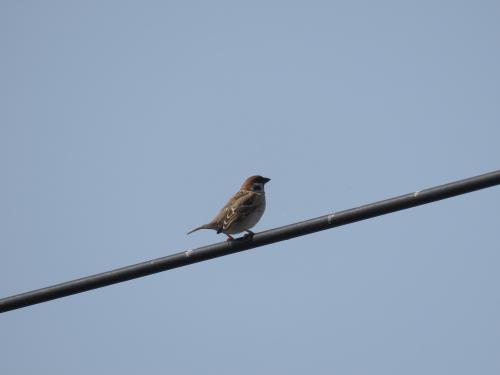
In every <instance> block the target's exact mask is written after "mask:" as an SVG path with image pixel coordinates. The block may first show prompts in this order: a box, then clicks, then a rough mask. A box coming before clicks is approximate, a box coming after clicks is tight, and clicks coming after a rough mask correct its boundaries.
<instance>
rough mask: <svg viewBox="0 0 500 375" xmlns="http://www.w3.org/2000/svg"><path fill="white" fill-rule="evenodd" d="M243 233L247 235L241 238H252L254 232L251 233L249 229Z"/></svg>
mask: <svg viewBox="0 0 500 375" xmlns="http://www.w3.org/2000/svg"><path fill="white" fill-rule="evenodd" d="M245 232H247V234H245V235H244V236H243V238H252V237H253V235H254V234H255V233H254V232H252V231H251V230H249V229H245Z"/></svg>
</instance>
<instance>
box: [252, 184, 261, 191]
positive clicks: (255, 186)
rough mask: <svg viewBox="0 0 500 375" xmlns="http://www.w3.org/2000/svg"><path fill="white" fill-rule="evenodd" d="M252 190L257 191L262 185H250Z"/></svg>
mask: <svg viewBox="0 0 500 375" xmlns="http://www.w3.org/2000/svg"><path fill="white" fill-rule="evenodd" d="M252 190H257V191H259V190H262V187H261V186H260V184H254V185H253V186H252Z"/></svg>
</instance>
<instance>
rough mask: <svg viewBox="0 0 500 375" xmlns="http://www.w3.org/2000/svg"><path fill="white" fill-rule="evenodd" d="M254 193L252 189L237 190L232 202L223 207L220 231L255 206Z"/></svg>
mask: <svg viewBox="0 0 500 375" xmlns="http://www.w3.org/2000/svg"><path fill="white" fill-rule="evenodd" d="M238 195H239V196H238ZM255 196H256V194H255V193H254V192H252V191H239V192H238V193H236V194H235V196H234V197H233V198H235V200H233V199H232V200H231V201H232V204H228V205H227V207H226V208H225V209H226V211H225V215H224V219H223V220H222V227H221V229H220V230H221V231H224V230H227V229H228V228H229V227H230V226H231V225H232V224H233V223H234V222H236V221H238V220H239V219H241V218H242V217H243V216H245V214H246V213H250V212H251V211H252V210H253V209H254V207H255Z"/></svg>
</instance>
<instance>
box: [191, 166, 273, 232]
mask: <svg viewBox="0 0 500 375" xmlns="http://www.w3.org/2000/svg"><path fill="white" fill-rule="evenodd" d="M269 181H271V179H270V178H267V177H262V176H250V177H248V178H247V179H246V180H245V181H244V182H243V184H242V185H241V187H240V190H239V191H238V192H236V193H235V194H234V195H233V196H232V197H231V198H230V199H229V201H228V202H227V203H226V205H225V206H224V207H222V209H221V210H220V211H219V213H218V214H217V216H215V217H214V218H213V220H212V221H211V222H210V223H208V224H204V225H202V226H200V227H198V228H195V229H193V230H191V231H190V232H188V234H191V233H193V232H195V231H197V230H200V229H213V230H215V231H217V234H219V233H224V234H225V235H226V236H227V237H228V238H227V240H228V241H231V240H234V238H233V237H232V236H231V234H236V233H241V232H247V234H246V235H245V236H244V238H251V237H252V236H253V235H254V233H253V232H252V231H251V230H250V228H252V227H253V226H255V224H257V223H258V221H259V220H260V218H261V217H262V215H263V214H264V210H265V209H266V194H265V192H264V185H265V184H266V183H268V182H269Z"/></svg>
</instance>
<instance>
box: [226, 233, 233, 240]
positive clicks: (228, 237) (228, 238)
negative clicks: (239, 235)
mask: <svg viewBox="0 0 500 375" xmlns="http://www.w3.org/2000/svg"><path fill="white" fill-rule="evenodd" d="M226 236H227V240H226V241H227V242H229V241H232V240H234V237H232V236H230V235H229V234H226Z"/></svg>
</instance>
